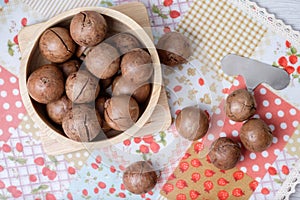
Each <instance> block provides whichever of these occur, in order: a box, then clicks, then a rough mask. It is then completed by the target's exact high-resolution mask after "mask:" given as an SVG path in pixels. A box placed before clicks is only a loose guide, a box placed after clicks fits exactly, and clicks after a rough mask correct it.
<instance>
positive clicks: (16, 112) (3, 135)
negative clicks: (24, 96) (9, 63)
mask: <svg viewBox="0 0 300 200" xmlns="http://www.w3.org/2000/svg"><path fill="white" fill-rule="evenodd" d="M25 113H26V111H25V108H24V106H23V103H22V100H21V96H20V91H19V81H18V78H17V77H16V76H14V75H13V74H11V73H10V72H9V71H7V70H6V69H4V67H2V66H0V121H1V123H2V125H1V129H0V141H4V142H7V141H8V139H9V138H10V136H11V133H12V131H13V129H15V128H16V127H17V126H18V125H19V123H20V122H21V119H22V118H23V116H24V114H25Z"/></svg>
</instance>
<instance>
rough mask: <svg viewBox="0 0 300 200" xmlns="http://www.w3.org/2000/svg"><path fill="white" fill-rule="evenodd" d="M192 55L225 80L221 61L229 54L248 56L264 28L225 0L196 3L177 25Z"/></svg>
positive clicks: (257, 42) (258, 41) (260, 37)
mask: <svg viewBox="0 0 300 200" xmlns="http://www.w3.org/2000/svg"><path fill="white" fill-rule="evenodd" d="M178 31H179V32H182V33H184V35H185V36H187V37H188V38H189V39H190V40H191V41H192V44H193V49H194V56H195V57H196V58H197V59H199V60H200V61H201V62H202V63H203V64H204V65H206V66H208V67H211V68H212V69H213V70H215V71H216V72H217V74H218V75H219V76H221V77H223V78H226V79H227V80H230V79H229V77H226V75H224V74H223V71H222V70H221V66H220V61H221V59H222V58H223V57H224V56H225V55H227V54H228V53H235V54H238V55H242V56H245V57H250V56H251V55H252V53H253V52H254V50H255V48H256V47H257V46H258V44H259V43H260V41H261V39H262V38H263V36H264V34H265V33H266V32H267V29H266V28H265V27H263V26H262V25H260V24H259V23H258V22H256V21H255V20H254V19H252V18H251V17H249V16H247V15H246V14H245V13H243V12H242V11H241V10H239V9H238V8H237V7H235V6H234V5H232V4H230V3H229V2H228V1H226V0H201V1H195V3H194V5H193V6H192V8H191V9H190V11H189V12H188V13H187V14H186V15H185V16H184V18H183V20H182V21H181V22H180V24H179V25H178Z"/></svg>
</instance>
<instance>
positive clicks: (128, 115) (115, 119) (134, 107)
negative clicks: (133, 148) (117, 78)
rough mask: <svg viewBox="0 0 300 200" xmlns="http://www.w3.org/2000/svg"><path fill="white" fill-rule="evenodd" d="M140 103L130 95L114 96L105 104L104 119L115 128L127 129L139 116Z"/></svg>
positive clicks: (119, 129)
mask: <svg viewBox="0 0 300 200" xmlns="http://www.w3.org/2000/svg"><path fill="white" fill-rule="evenodd" d="M139 112H140V110H139V105H138V103H137V102H136V101H135V100H134V99H133V98H132V97H130V96H128V95H120V96H113V97H112V98H110V99H108V100H107V101H106V102H105V105H104V119H105V121H106V122H107V123H108V125H109V126H110V127H111V128H112V129H115V130H118V131H125V130H127V129H128V128H130V127H131V126H133V125H134V123H135V122H136V121H137V119H138V117H139Z"/></svg>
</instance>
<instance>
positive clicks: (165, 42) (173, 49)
mask: <svg viewBox="0 0 300 200" xmlns="http://www.w3.org/2000/svg"><path fill="white" fill-rule="evenodd" d="M156 48H157V51H158V54H159V58H160V61H161V62H162V63H163V64H165V65H167V66H176V65H180V64H184V63H187V62H188V61H187V59H188V58H189V57H190V56H191V55H192V51H191V45H190V42H189V40H188V39H187V38H186V37H185V36H184V35H182V34H181V33H178V32H169V33H166V34H164V35H163V36H162V37H161V38H160V39H159V41H158V43H157V45H156Z"/></svg>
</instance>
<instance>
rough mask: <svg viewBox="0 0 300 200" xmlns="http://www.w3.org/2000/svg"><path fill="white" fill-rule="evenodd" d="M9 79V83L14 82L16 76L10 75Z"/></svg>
mask: <svg viewBox="0 0 300 200" xmlns="http://www.w3.org/2000/svg"><path fill="white" fill-rule="evenodd" d="M9 81H10V82H11V83H16V82H17V79H16V77H13V76H12V77H10V78H9Z"/></svg>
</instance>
